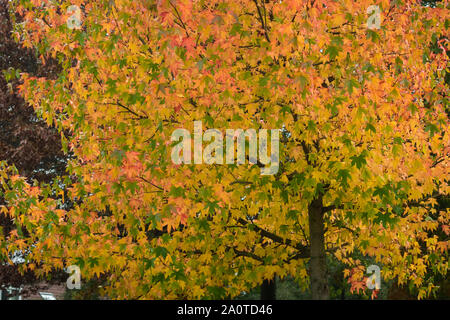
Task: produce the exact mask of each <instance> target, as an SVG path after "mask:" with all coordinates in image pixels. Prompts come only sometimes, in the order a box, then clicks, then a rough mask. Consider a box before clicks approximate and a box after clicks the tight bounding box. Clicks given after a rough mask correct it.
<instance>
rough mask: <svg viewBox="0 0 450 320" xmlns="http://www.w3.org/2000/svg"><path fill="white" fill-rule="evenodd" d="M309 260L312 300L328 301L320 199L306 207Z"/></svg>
mask: <svg viewBox="0 0 450 320" xmlns="http://www.w3.org/2000/svg"><path fill="white" fill-rule="evenodd" d="M308 220H309V234H310V245H311V258H310V262H309V264H310V265H309V276H310V282H311V294H312V298H313V299H314V300H328V299H329V298H330V295H329V290H328V274H327V261H326V255H325V240H324V223H323V206H322V199H321V198H319V199H316V200H314V201H313V202H312V203H311V204H310V205H309V207H308Z"/></svg>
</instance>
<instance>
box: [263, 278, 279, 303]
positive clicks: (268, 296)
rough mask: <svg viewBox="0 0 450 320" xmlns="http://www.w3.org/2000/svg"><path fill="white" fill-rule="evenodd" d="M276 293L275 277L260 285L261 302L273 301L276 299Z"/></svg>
mask: <svg viewBox="0 0 450 320" xmlns="http://www.w3.org/2000/svg"><path fill="white" fill-rule="evenodd" d="M276 293H277V286H276V282H275V277H274V278H273V279H271V280H264V281H263V283H262V285H261V300H275V299H276V298H277V294H276Z"/></svg>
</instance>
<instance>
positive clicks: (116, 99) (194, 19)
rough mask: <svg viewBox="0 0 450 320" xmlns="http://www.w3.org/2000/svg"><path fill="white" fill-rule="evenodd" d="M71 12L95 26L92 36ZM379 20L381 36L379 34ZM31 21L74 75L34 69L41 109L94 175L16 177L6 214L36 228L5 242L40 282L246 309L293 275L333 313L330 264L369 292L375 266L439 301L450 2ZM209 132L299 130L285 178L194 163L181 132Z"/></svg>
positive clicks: (127, 4)
mask: <svg viewBox="0 0 450 320" xmlns="http://www.w3.org/2000/svg"><path fill="white" fill-rule="evenodd" d="M70 5H77V6H79V8H80V12H81V14H80V18H81V22H82V23H80V24H79V25H78V24H77V25H76V26H75V27H74V28H69V27H68V24H67V21H68V19H73V16H72V15H73V12H72V11H67V8H68V7H69V6H70ZM371 5H378V6H379V8H380V9H381V13H382V15H381V18H382V19H381V27H380V29H370V28H367V25H366V23H367V19H368V15H367V11H366V10H367V8H368V7H369V6H371ZM15 9H16V12H17V13H18V14H20V15H21V16H22V17H23V21H24V22H23V23H20V24H19V23H18V24H16V33H15V35H16V36H17V37H18V38H20V39H21V41H22V43H23V44H24V45H25V46H28V47H32V48H36V50H37V51H38V52H39V54H40V55H41V59H43V60H44V61H45V60H46V59H50V58H54V59H57V60H58V61H59V63H60V65H61V66H62V70H61V72H60V73H59V75H58V77H57V79H51V78H46V77H35V76H31V75H28V74H26V73H22V74H21V79H22V80H23V85H22V86H21V94H23V96H24V97H25V99H26V101H27V102H29V103H30V104H31V105H33V106H34V109H35V111H36V113H37V114H38V115H39V116H40V117H42V118H43V119H44V120H45V121H47V123H48V124H49V125H54V126H55V127H57V128H58V129H59V130H60V131H61V132H62V133H64V131H67V132H70V135H66V134H62V135H61V137H62V144H63V148H64V150H65V151H66V152H68V151H70V152H72V153H73V155H74V158H73V159H71V160H70V161H69V164H68V171H69V173H70V174H71V175H72V176H74V177H76V179H69V178H68V177H65V178H61V181H60V182H59V183H52V184H40V185H38V184H34V185H32V184H30V183H26V181H25V180H24V179H23V178H21V177H20V176H18V175H17V174H15V173H14V170H13V169H11V168H10V167H9V166H8V165H7V164H6V163H2V165H1V170H0V183H1V185H2V189H1V190H3V191H1V192H2V193H3V194H4V197H5V199H6V201H7V205H6V206H3V207H2V208H1V210H2V212H4V213H7V214H9V215H10V216H11V217H13V218H14V219H15V222H16V223H17V229H15V230H14V231H11V232H9V234H1V233H0V255H1V256H0V258H1V257H3V258H4V259H7V258H8V257H9V256H10V254H11V253H12V252H14V251H17V250H27V253H28V254H27V256H26V259H27V264H26V265H24V268H26V269H27V270H34V271H35V272H36V274H38V275H43V274H45V273H46V272H49V271H50V270H52V268H63V267H64V266H66V265H70V264H76V265H78V266H80V268H81V270H82V275H83V278H85V279H89V278H92V277H94V276H99V275H101V274H105V273H106V274H108V275H109V284H108V286H106V287H105V288H104V289H105V293H106V294H107V295H108V296H110V297H115V298H125V297H126V298H166V299H167V298H169V299H170V298H204V297H206V298H211V297H212V298H224V297H234V296H237V295H238V294H239V293H240V292H242V291H245V290H247V289H249V288H253V287H255V286H257V285H260V284H261V283H262V282H263V281H265V280H270V279H273V278H274V276H275V275H277V276H278V277H280V278H283V277H286V276H292V277H294V278H295V279H296V280H297V281H298V282H299V283H300V284H302V285H303V286H304V287H308V286H310V288H311V292H312V297H313V298H314V299H326V298H328V297H329V290H328V282H327V263H326V257H327V255H334V256H335V257H336V258H337V259H338V260H339V261H341V262H342V263H343V264H345V265H347V266H348V268H347V269H346V270H345V271H344V274H345V276H347V277H348V278H349V281H350V282H351V283H352V289H353V290H360V289H364V288H365V286H364V280H363V278H364V268H363V265H362V262H361V260H359V259H354V258H353V254H354V253H355V252H358V253H360V254H362V255H364V256H369V257H372V258H373V259H374V260H375V261H376V263H377V264H379V265H380V266H381V267H382V276H383V278H384V279H396V281H398V283H399V284H403V283H410V284H412V285H413V286H415V287H417V288H418V297H419V298H424V297H427V296H429V295H430V294H431V293H432V292H433V291H434V290H436V289H437V288H436V287H437V286H436V284H435V283H434V282H433V278H432V277H424V275H425V274H430V273H431V274H437V275H438V274H440V275H444V276H445V275H446V274H447V271H448V244H449V240H448V234H449V231H450V230H449V228H450V227H449V214H450V211H449V209H448V208H446V207H441V206H437V203H438V202H437V201H438V200H442V199H443V198H445V197H447V196H448V193H449V188H448V173H449V172H448V157H449V145H448V142H449V128H448V114H447V113H446V106H447V103H448V100H447V95H448V83H446V82H445V79H446V76H447V74H448V55H447V46H448V40H447V38H446V37H445V35H446V33H445V30H446V28H447V27H448V23H449V22H448V19H447V18H445V17H446V16H448V1H442V2H441V3H439V4H437V5H436V7H434V8H432V7H427V6H422V5H421V3H420V2H418V1H387V0H380V1H372V0H371V1H365V0H362V1H351V0H337V1H319V0H316V1H294V0H283V1H266V0H264V1H261V0H241V1H234V0H230V1H217V0H212V1H201V0H198V1H191V0H177V1H175V0H161V1H150V0H146V1H144V0H143V1H130V0H114V1H109V0H95V1H88V2H83V1H78V0H77V1H75V0H74V1H71V2H69V1H52V0H41V1H36V0H17V1H15ZM432 44H435V46H436V48H435V49H434V50H433V49H432V48H431V45H432ZM198 120H202V121H203V126H204V130H206V129H208V128H217V129H219V130H221V131H222V132H224V131H225V130H226V129H239V128H242V129H248V128H253V129H280V136H281V138H280V167H279V170H278V172H277V173H276V174H275V175H266V176H263V175H261V174H260V166H261V163H257V164H255V165H250V164H246V165H223V164H212V165H211V164H181V165H176V164H174V163H173V162H172V161H171V157H170V154H171V153H170V151H171V148H172V146H173V143H172V142H171V134H172V132H173V131H174V130H175V129H177V128H184V129H187V130H189V131H191V132H192V130H193V123H194V121H198ZM65 187H68V189H69V192H68V194H67V195H66V194H64V191H63V188H65ZM61 195H64V196H65V197H69V198H70V199H72V200H73V201H74V205H73V207H72V208H66V207H65V206H64V205H63V203H64V200H63V199H61V198H60V197H59V196H61ZM21 229H24V230H26V231H27V232H28V233H29V236H27V237H25V236H24V235H23V232H22V231H21ZM438 230H439V232H442V233H443V234H445V235H446V236H447V238H445V237H444V238H443V239H442V238H440V237H438V236H436V234H434V233H433V232H434V231H438ZM37 263H39V265H40V266H41V267H37ZM41 263H42V265H41Z"/></svg>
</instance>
